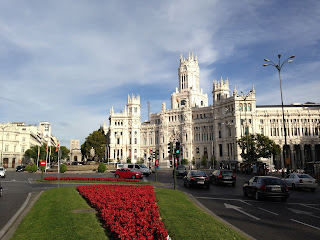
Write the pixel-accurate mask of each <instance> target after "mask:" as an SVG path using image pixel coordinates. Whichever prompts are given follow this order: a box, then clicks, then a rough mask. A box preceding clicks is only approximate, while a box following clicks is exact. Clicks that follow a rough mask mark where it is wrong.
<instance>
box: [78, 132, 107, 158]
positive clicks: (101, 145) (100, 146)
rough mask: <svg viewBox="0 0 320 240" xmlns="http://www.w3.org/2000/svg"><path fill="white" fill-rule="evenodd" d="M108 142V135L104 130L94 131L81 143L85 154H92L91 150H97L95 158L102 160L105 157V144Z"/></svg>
mask: <svg viewBox="0 0 320 240" xmlns="http://www.w3.org/2000/svg"><path fill="white" fill-rule="evenodd" d="M106 143H107V140H106V136H105V135H104V133H103V131H102V130H98V131H94V132H93V133H91V134H90V135H89V136H88V137H87V138H86V141H85V142H84V143H83V144H82V145H81V152H82V155H83V156H87V158H89V156H90V150H91V148H93V149H94V150H95V158H96V159H97V160H99V161H101V160H102V159H103V158H104V153H105V145H106Z"/></svg>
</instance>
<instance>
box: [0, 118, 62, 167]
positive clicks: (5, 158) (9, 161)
mask: <svg viewBox="0 0 320 240" xmlns="http://www.w3.org/2000/svg"><path fill="white" fill-rule="evenodd" d="M0 130H1V132H0V139H1V146H0V147H1V159H0V166H4V167H5V168H15V167H16V166H18V165H21V164H22V162H23V160H24V153H25V151H26V150H28V149H29V148H31V147H32V146H41V145H42V144H43V143H48V145H49V146H56V145H57V140H56V138H55V137H53V136H52V135H51V125H50V123H49V122H40V124H39V126H35V125H26V124H25V123H23V122H13V123H0Z"/></svg>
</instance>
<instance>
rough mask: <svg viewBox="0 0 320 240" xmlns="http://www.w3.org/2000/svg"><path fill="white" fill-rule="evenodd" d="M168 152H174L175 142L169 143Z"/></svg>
mask: <svg viewBox="0 0 320 240" xmlns="http://www.w3.org/2000/svg"><path fill="white" fill-rule="evenodd" d="M168 153H169V154H172V153H173V142H169V143H168Z"/></svg>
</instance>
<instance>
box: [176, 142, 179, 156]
mask: <svg viewBox="0 0 320 240" xmlns="http://www.w3.org/2000/svg"><path fill="white" fill-rule="evenodd" d="M175 153H176V154H177V155H178V154H179V153H180V142H176V151H175Z"/></svg>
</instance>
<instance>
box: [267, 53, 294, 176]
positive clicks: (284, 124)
mask: <svg viewBox="0 0 320 240" xmlns="http://www.w3.org/2000/svg"><path fill="white" fill-rule="evenodd" d="M294 57H295V55H292V56H291V57H288V58H287V59H286V60H284V61H283V62H282V63H281V61H280V60H281V54H278V58H279V64H275V63H274V62H272V61H270V60H269V59H267V58H265V59H264V61H266V62H270V63H266V64H263V66H264V67H266V66H273V67H275V68H276V69H277V70H278V72H279V80H280V93H281V108H282V122H283V129H284V147H283V163H282V164H283V166H285V165H286V157H287V150H286V149H285V148H286V146H287V130H286V123H285V119H284V110H283V96H282V82H281V69H282V66H283V65H284V64H285V63H287V62H288V63H291V62H293V60H292V58H294ZM282 177H284V171H282Z"/></svg>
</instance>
